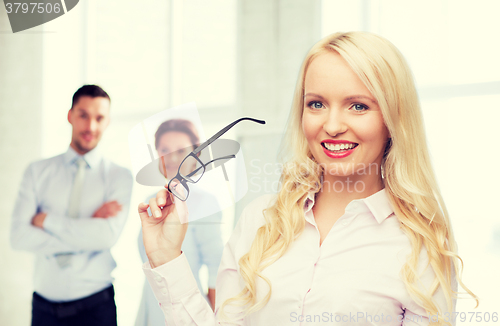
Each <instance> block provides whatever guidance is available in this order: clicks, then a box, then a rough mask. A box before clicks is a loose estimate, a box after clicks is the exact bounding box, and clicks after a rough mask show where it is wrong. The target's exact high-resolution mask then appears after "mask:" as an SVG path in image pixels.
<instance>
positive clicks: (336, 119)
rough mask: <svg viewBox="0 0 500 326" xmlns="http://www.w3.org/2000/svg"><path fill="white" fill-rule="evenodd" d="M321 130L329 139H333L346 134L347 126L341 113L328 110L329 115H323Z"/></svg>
mask: <svg viewBox="0 0 500 326" xmlns="http://www.w3.org/2000/svg"><path fill="white" fill-rule="evenodd" d="M323 130H324V131H325V132H326V133H327V134H328V135H330V136H331V137H335V136H337V135H339V134H343V133H344V132H346V131H347V124H346V122H345V117H344V116H343V113H342V112H341V111H340V110H336V109H332V110H330V112H329V114H327V115H325V121H324V123H323Z"/></svg>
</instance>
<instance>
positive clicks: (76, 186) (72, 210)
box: [68, 157, 87, 218]
mask: <svg viewBox="0 0 500 326" xmlns="http://www.w3.org/2000/svg"><path fill="white" fill-rule="evenodd" d="M76 165H77V166H78V170H77V171H76V175H75V179H74V182H73V188H72V189H71V196H70V197H69V206H68V216H69V217H71V218H78V216H79V210H80V201H81V199H82V186H83V181H84V179H85V169H86V168H87V163H86V162H85V160H84V159H83V158H81V157H79V158H78V159H77V160H76Z"/></svg>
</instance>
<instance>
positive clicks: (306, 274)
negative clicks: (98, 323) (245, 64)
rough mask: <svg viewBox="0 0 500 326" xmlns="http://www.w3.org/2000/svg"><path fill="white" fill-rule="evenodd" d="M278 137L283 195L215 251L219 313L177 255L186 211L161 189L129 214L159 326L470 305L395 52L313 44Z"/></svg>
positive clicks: (438, 311)
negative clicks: (460, 300)
mask: <svg viewBox="0 0 500 326" xmlns="http://www.w3.org/2000/svg"><path fill="white" fill-rule="evenodd" d="M284 139H286V142H287V143H286V144H285V146H284V153H287V154H290V155H291V158H290V159H289V160H288V161H287V164H286V165H285V167H284V170H283V173H282V175H281V186H280V191H279V192H278V193H277V194H275V195H265V196H262V197H259V198H258V199H256V200H254V201H253V202H252V203H250V204H249V205H248V206H247V207H246V208H245V209H244V211H243V213H242V216H241V218H240V219H239V221H238V224H237V225H236V227H235V229H234V231H233V234H232V236H231V238H230V240H229V241H228V243H227V244H226V246H225V248H224V252H223V257H222V260H221V264H220V267H219V271H218V276H217V282H216V306H215V314H213V313H212V310H211V309H210V307H209V306H208V305H207V303H206V302H205V300H204V299H203V297H202V296H201V294H200V293H199V291H198V289H197V287H196V283H195V281H194V279H193V276H192V273H191V272H190V271H189V266H188V264H187V262H186V258H185V257H184V254H183V253H182V252H181V250H180V248H181V244H182V241H183V237H184V234H185V232H186V228H187V225H186V224H181V223H180V222H179V221H183V220H187V217H186V215H187V214H189V213H188V212H187V209H186V207H185V205H183V203H182V202H180V201H179V200H178V199H177V198H175V197H173V196H171V194H170V193H167V191H166V190H163V191H160V192H159V193H158V194H157V196H156V198H155V199H152V200H150V202H149V204H144V203H143V204H140V205H139V208H138V210H139V215H140V217H141V220H142V225H143V234H144V245H145V248H146V253H147V255H148V258H149V263H146V264H145V265H144V267H143V268H144V272H145V274H146V276H147V278H148V281H149V282H150V284H151V286H152V287H153V290H154V292H155V296H156V298H157V300H158V301H159V303H160V305H161V307H162V309H163V312H164V314H165V320H166V324H167V325H214V324H220V325H229V324H230V325H235V324H236V325H299V324H302V325H311V324H329V325H391V326H393V325H428V324H429V323H431V324H436V325H455V318H454V314H453V312H454V310H455V305H456V298H457V282H458V283H460V285H461V286H462V287H463V288H464V289H465V290H466V291H467V292H468V293H469V294H470V295H471V296H472V297H474V298H476V297H475V295H474V294H473V293H472V292H471V291H470V290H468V288H467V287H466V286H465V285H464V284H463V283H462V281H461V277H460V269H461V267H462V263H461V259H460V258H459V256H458V254H457V248H456V243H455V239H454V236H453V232H452V228H451V225H450V220H449V216H448V212H447V210H446V206H445V205H444V202H443V199H442V197H441V194H440V192H439V189H438V186H437V182H436V178H435V176H434V172H433V170H432V166H431V162H430V159H429V153H428V148H427V144H426V140H425V134H424V128H423V121H422V115H421V111H420V107H419V101H418V98H417V93H416V91H415V86H414V82H413V79H412V75H411V72H410V70H409V68H408V66H407V64H406V62H405V60H404V58H403V57H402V55H401V54H400V53H399V51H398V50H397V49H396V48H395V47H394V46H393V45H392V44H391V43H390V42H389V41H387V40H385V39H384V38H382V37H380V36H377V35H374V34H370V33H363V32H350V33H337V34H332V35H329V36H327V37H325V38H324V39H322V40H321V41H320V42H318V43H317V44H316V45H314V46H313V47H312V49H311V50H310V51H309V53H308V54H307V56H306V58H305V60H304V62H303V65H302V67H301V70H300V75H299V78H298V82H297V86H296V89H295V94H294V99H293V104H292V110H291V113H290V119H289V123H288V127H287V133H286V135H285V138H284ZM148 207H150V208H151V211H152V212H153V214H157V216H158V217H155V216H149V215H148V214H147V209H148ZM476 302H477V298H476Z"/></svg>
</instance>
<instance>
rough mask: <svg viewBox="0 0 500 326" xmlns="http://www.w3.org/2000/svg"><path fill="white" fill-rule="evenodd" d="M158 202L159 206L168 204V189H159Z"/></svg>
mask: <svg viewBox="0 0 500 326" xmlns="http://www.w3.org/2000/svg"><path fill="white" fill-rule="evenodd" d="M156 204H157V205H158V206H165V205H167V190H166V189H162V190H160V191H158V193H157V194H156Z"/></svg>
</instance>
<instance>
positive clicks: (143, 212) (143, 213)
mask: <svg viewBox="0 0 500 326" xmlns="http://www.w3.org/2000/svg"><path fill="white" fill-rule="evenodd" d="M148 207H149V205H148V204H146V203H140V204H139V207H138V211H139V217H140V218H141V220H142V219H144V218H148V217H149V214H148Z"/></svg>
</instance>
